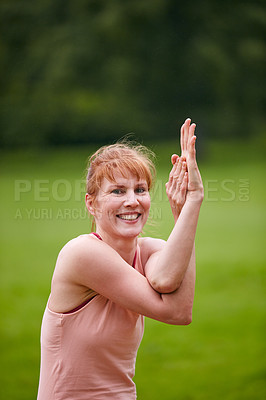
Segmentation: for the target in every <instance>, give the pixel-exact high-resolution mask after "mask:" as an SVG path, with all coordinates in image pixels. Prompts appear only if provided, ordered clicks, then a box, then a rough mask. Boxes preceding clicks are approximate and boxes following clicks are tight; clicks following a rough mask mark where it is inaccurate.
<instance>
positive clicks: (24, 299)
mask: <svg viewBox="0 0 266 400" xmlns="http://www.w3.org/2000/svg"><path fill="white" fill-rule="evenodd" d="M172 149H173V144H172V143H168V144H167V143H165V144H160V145H155V146H154V150H155V152H156V153H157V154H158V166H159V168H158V179H157V184H156V187H155V191H154V193H153V195H152V198H153V203H154V204H153V208H152V211H151V216H152V217H153V218H152V220H153V222H152V223H151V224H149V226H148V227H147V229H146V232H145V233H146V234H147V235H153V236H157V237H163V238H165V239H166V238H167V236H168V234H169V233H170V231H171V228H172V218H171V214H170V210H169V207H168V203H167V200H166V197H165V194H164V183H165V181H166V180H167V173H168V170H169V161H168V158H169V157H168V155H169V154H170V153H171V151H172ZM90 152H91V149H89V148H83V149H76V150H74V149H61V150H51V149H50V150H43V151H40V150H39V151H36V150H35V151H30V150H28V151H25V152H6V153H4V152H3V153H2V154H1V173H0V174H1V197H0V202H1V207H0V213H1V240H0V254H1V256H0V257H1V281H0V306H1V317H0V318H1V319H0V323H1V325H0V326H1V328H0V329H1V330H0V346H1V366H0V368H1V370H0V398H1V399H6V400H32V399H35V398H36V393H37V386H38V376H39V334H40V325H41V318H42V313H43V310H44V307H45V304H46V300H47V297H48V295H49V287H50V280H51V276H52V272H53V268H54V264H55V260H56V257H57V254H58V251H59V250H60V248H61V247H62V246H63V245H64V244H65V243H66V242H67V241H68V240H70V239H71V238H73V237H75V236H77V235H79V234H81V233H86V232H88V231H89V230H90V223H89V221H88V218H87V216H86V212H85V209H84V205H83V192H82V190H83V189H82V190H81V188H82V183H83V182H82V180H83V178H84V173H83V171H84V169H85V166H86V157H87V155H88V154H89V153H90ZM254 152H255V149H254V148H253V149H250V148H248V147H247V146H246V145H244V144H241V146H239V145H238V144H234V145H233V144H232V145H230V150H229V151H228V146H226V145H225V144H220V145H217V144H213V145H212V146H209V148H208V149H207V151H206V153H205V154H204V157H203V155H202V157H201V161H200V169H201V172H202V177H203V181H204V186H205V201H204V204H203V206H202V211H201V215H200V220H199V227H198V231H197V240H196V249H197V283H196V296H195V305H194V311H193V322H192V324H191V325H189V326H187V327H175V326H167V325H165V324H163V323H159V322H156V321H152V320H149V319H146V329H145V335H144V338H143V342H142V344H141V347H140V350H139V354H138V359H137V367H136V377H135V381H136V384H137V389H138V398H139V399H140V400H159V399H160V400H161V399H162V398H163V399H164V400H175V399H178V400H190V399H191V400H192V399H193V400H208V399H210V400H213V399H215V400H262V399H265V398H266V383H265V375H266V374H265V372H266V371H265V370H266V368H265V367H266V361H265V356H266V354H265V314H266V312H265V309H266V308H265V298H266V297H265V276H266V273H265V264H266V252H265V247H266V246H265V237H266V235H265V230H266V229H265V226H266V224H265V222H266V212H265V195H266V189H265V166H266V163H265V161H263V155H262V153H263V152H262V151H261V149H260V151H256V152H255V153H254Z"/></svg>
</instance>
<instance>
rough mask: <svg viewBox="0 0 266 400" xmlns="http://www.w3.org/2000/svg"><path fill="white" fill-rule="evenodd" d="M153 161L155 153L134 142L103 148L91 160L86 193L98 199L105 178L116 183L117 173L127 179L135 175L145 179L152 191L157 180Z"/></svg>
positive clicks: (88, 168) (119, 143)
mask: <svg viewBox="0 0 266 400" xmlns="http://www.w3.org/2000/svg"><path fill="white" fill-rule="evenodd" d="M153 159H154V153H153V152H152V151H151V150H149V149H148V148H147V147H145V146H143V145H141V144H135V143H134V142H129V141H127V142H118V143H116V144H112V145H109V146H103V147H101V148H100V149H99V150H97V151H96V152H95V153H94V154H93V155H92V156H91V157H90V158H89V161H88V167H87V179H86V192H87V193H88V194H89V195H91V196H92V197H95V199H96V196H97V194H98V191H99V189H100V186H101V183H102V180H103V178H106V179H108V180H110V181H111V182H112V181H115V178H114V173H115V172H119V173H120V174H121V175H122V176H123V177H125V178H128V177H129V175H130V174H133V175H135V176H136V177H137V179H144V180H145V181H146V182H147V185H148V189H149V190H150V189H151V188H152V186H153V184H154V180H155V166H154V163H153ZM95 199H94V200H95Z"/></svg>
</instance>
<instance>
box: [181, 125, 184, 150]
mask: <svg viewBox="0 0 266 400" xmlns="http://www.w3.org/2000/svg"><path fill="white" fill-rule="evenodd" d="M180 146H181V154H182V153H183V152H184V150H185V149H184V124H183V125H182V126H181V129H180Z"/></svg>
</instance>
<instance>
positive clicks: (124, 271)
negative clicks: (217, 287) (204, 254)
mask: <svg viewBox="0 0 266 400" xmlns="http://www.w3.org/2000/svg"><path fill="white" fill-rule="evenodd" d="M57 269H58V272H57V273H60V270H61V274H62V275H61V276H62V277H63V279H64V281H65V282H68V283H69V284H71V285H77V286H83V287H87V288H90V289H92V290H94V291H95V292H97V293H99V294H101V295H102V296H104V297H107V298H108V299H110V300H112V301H113V302H115V303H117V304H119V305H120V306H121V307H124V308H127V309H129V310H131V311H134V312H136V313H138V314H142V315H145V316H147V317H149V318H152V319H156V320H158V321H162V322H165V323H168V324H174V325H187V324H189V323H190V322H191V313H192V304H193V296H194V284H193V282H194V281H195V276H194V275H195V272H194V269H193V267H191V268H188V269H187V272H186V275H185V277H184V279H183V282H182V284H181V286H180V288H179V289H178V290H177V291H176V292H174V293H171V294H163V295H161V294H160V293H158V292H157V291H155V290H154V289H153V288H152V287H151V286H150V284H149V282H148V280H147V279H146V277H145V276H143V275H142V274H141V273H139V272H138V271H136V270H135V269H134V268H132V266H130V265H129V264H128V263H126V262H125V261H124V260H123V259H122V257H120V255H119V254H118V253H117V252H116V251H115V250H114V249H112V248H111V247H110V246H109V245H107V244H106V243H104V242H102V241H99V240H96V239H95V238H93V237H91V236H81V237H78V238H76V239H74V240H72V241H70V242H69V243H68V244H67V245H66V246H65V247H64V248H63V249H62V250H61V252H60V255H59V258H58V262H57Z"/></svg>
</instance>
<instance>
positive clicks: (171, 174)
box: [168, 161, 178, 185]
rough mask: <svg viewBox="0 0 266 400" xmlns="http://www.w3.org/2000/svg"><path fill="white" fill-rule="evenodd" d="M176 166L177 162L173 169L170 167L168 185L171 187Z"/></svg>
mask: <svg viewBox="0 0 266 400" xmlns="http://www.w3.org/2000/svg"><path fill="white" fill-rule="evenodd" d="M177 164H178V161H177V162H176V163H175V164H174V165H173V167H172V169H171V171H170V174H169V181H168V183H169V185H172V182H173V177H174V175H175V173H176V168H177Z"/></svg>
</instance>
